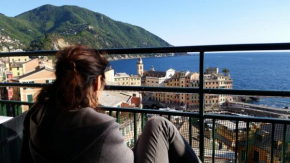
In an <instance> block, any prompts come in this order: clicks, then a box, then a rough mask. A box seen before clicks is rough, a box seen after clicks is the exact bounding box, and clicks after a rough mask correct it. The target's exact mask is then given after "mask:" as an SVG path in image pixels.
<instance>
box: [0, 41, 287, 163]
mask: <svg viewBox="0 0 290 163" xmlns="http://www.w3.org/2000/svg"><path fill="white" fill-rule="evenodd" d="M258 50H259V51H269V50H290V43H265V44H232V45H204V46H176V47H152V48H124V49H97V51H98V52H100V53H101V54H108V55H110V54H141V53H143V54H144V53H181V52H198V53H199V56H200V57H199V64H200V65H199V74H203V73H204V55H205V53H206V52H222V51H224V52H225V51H235V52H236V51H258ZM56 53H57V51H27V52H5V53H3V52H2V53H0V57H8V56H43V55H48V56H52V55H55V54H56ZM199 80H200V82H199V87H198V88H177V87H144V86H115V85H107V86H106V87H105V89H106V90H115V91H117V90H118V91H122V90H123V91H141V92H142V91H149V92H150V91H151V92H175V93H197V94H199V113H192V112H168V111H160V110H148V109H134V108H133V109H132V108H115V107H100V108H102V109H104V110H108V111H109V114H110V115H112V112H113V111H116V117H117V122H120V112H121V111H122V112H132V113H134V122H136V113H141V114H142V126H143V125H144V123H143V119H144V116H145V115H146V114H163V115H169V116H168V118H169V119H170V118H171V116H173V115H175V116H185V117H189V122H190V124H189V131H191V127H192V125H193V124H192V123H191V122H192V118H197V119H198V120H199V132H200V135H204V133H205V129H204V123H202V122H203V121H204V120H205V119H212V120H213V122H215V123H216V120H231V121H236V122H242V121H245V122H246V123H247V130H246V131H247V138H249V127H250V122H265V123H272V125H274V124H284V131H285V132H284V133H283V134H284V140H285V134H286V127H287V125H289V124H290V120H288V119H279V118H262V117H249V116H228V115H217V114H205V113H204V111H205V110H204V95H205V94H226V95H255V96H276V97H290V91H272V90H248V89H247V90H237V89H205V88H204V87H203V84H204V83H203V82H204V78H203V75H200V76H199ZM46 85H49V84H44V83H43V84H36V83H33V84H32V83H0V86H19V87H43V86H46ZM0 103H4V104H16V105H29V106H31V105H33V103H31V102H21V101H17V102H16V101H5V100H0ZM237 126H238V125H237ZM285 126H286V127H285ZM135 129H136V126H135V127H134V140H135V141H136V139H137V135H136V134H137V133H136V130H135ZM274 129H275V126H273V127H272V130H274ZM213 132H214V131H213ZM236 132H238V131H237V130H236ZM189 135H190V136H192V133H190V134H189ZM213 135H215V134H213ZM272 136H273V133H272ZM247 140H248V139H247ZM237 141H238V140H237ZM237 141H236V145H238V142H237ZM199 142H200V146H199V152H200V158H201V160H202V162H203V161H204V156H205V154H204V137H203V136H201V137H200V140H199ZM191 143H192V140H190V144H191ZM271 143H273V138H272V139H271ZM248 145H249V144H248V142H246V151H247V152H246V158H248ZM213 147H215V146H214V145H213ZM236 150H237V149H236ZM285 151H286V149H285V142H284V144H283V152H282V154H283V155H284V154H285ZM212 157H215V156H214V152H213V155H212ZM273 160H274V156H273V151H271V162H273ZM213 161H214V159H213ZM283 161H284V162H285V159H284V157H283ZM235 162H237V153H236V157H235Z"/></svg>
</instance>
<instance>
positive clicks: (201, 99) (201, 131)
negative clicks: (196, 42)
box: [199, 51, 204, 162]
mask: <svg viewBox="0 0 290 163" xmlns="http://www.w3.org/2000/svg"><path fill="white" fill-rule="evenodd" d="M199 54H200V55H199V140H200V141H199V154H200V160H201V162H204V123H203V119H204V92H203V91H204V90H203V89H204V88H203V84H204V83H203V80H204V76H203V72H204V52H203V51H201V52H200V53H199Z"/></svg>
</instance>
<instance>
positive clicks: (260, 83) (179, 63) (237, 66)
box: [110, 52, 290, 108]
mask: <svg viewBox="0 0 290 163" xmlns="http://www.w3.org/2000/svg"><path fill="white" fill-rule="evenodd" d="M142 60H143V63H144V69H145V70H149V69H150V68H151V67H152V66H153V67H154V69H155V70H156V71H166V70H167V69H169V68H173V69H175V70H177V71H178V70H179V71H186V70H189V71H190V72H198V71H199V55H198V54H195V53H192V54H190V55H187V56H174V57H155V58H142ZM110 64H111V66H112V68H113V69H114V70H115V73H121V72H125V73H127V74H129V75H131V74H137V66H136V65H137V58H135V59H124V60H116V61H110ZM204 66H205V68H207V67H218V68H219V72H220V73H222V70H223V69H224V68H227V69H229V70H230V76H231V78H232V79H233V89H241V90H245V89H252V90H279V91H290V52H224V53H205V56H204ZM251 103H252V104H256V105H264V106H269V107H276V108H284V107H289V108H290V98H284V97H281V98H280V97H279V98H276V97H261V99H260V101H257V102H251Z"/></svg>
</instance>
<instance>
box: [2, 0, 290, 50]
mask: <svg viewBox="0 0 290 163" xmlns="http://www.w3.org/2000/svg"><path fill="white" fill-rule="evenodd" d="M45 4H51V5H55V6H62V5H77V6H80V7H84V8H87V9H89V10H92V11H94V12H98V13H102V14H104V15H106V16H108V17H110V18H112V19H114V20H118V21H121V22H126V23H129V24H133V25H137V26H140V27H142V28H144V29H146V30H148V31H149V32H151V33H153V34H155V35H157V36H159V37H161V38H162V39H164V40H165V41H167V42H168V43H170V44H171V45H174V46H190V45H216V44H243V43H282V42H290V1H289V0H0V13H2V14H4V15H6V16H9V17H14V16H16V15H19V14H21V13H23V12H25V11H29V10H32V9H34V8H37V7H39V6H41V5H45ZM0 23H1V22H0Z"/></svg>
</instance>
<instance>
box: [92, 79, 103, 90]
mask: <svg viewBox="0 0 290 163" xmlns="http://www.w3.org/2000/svg"><path fill="white" fill-rule="evenodd" d="M102 84H103V83H102V75H99V76H98V77H97V79H96V81H95V86H94V91H95V92H96V91H98V90H100V89H101V88H102Z"/></svg>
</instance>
